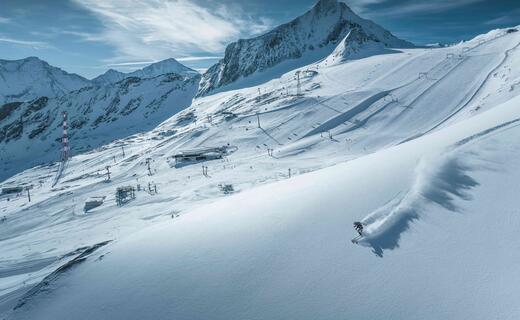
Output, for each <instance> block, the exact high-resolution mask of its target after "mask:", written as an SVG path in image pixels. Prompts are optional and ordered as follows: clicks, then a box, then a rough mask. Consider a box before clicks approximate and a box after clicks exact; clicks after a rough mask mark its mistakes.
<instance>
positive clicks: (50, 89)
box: [0, 57, 90, 106]
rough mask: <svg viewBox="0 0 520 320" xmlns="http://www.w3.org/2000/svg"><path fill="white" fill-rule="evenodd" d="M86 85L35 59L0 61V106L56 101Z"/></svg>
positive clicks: (73, 76)
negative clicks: (29, 101) (39, 100)
mask: <svg viewBox="0 0 520 320" xmlns="http://www.w3.org/2000/svg"><path fill="white" fill-rule="evenodd" d="M88 85H90V82H89V81H88V80H87V79H85V78H83V77H81V76H78V75H77V74H70V73H67V72H65V71H63V70H61V69H59V68H56V67H53V66H51V65H49V64H48V63H47V62H45V61H42V60H40V59H38V58H36V57H29V58H25V59H21V60H0V106H1V105H4V104H6V103H10V102H23V101H27V100H33V99H36V98H39V97H42V96H46V97H50V98H53V97H58V96H60V95H63V94H65V93H67V92H70V91H74V90H77V89H80V88H83V87H86V86H88Z"/></svg>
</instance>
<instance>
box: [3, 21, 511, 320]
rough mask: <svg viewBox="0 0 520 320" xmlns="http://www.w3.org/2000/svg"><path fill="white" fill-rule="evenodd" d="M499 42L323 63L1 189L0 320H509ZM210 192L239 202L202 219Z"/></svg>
mask: <svg viewBox="0 0 520 320" xmlns="http://www.w3.org/2000/svg"><path fill="white" fill-rule="evenodd" d="M519 43H520V35H519V33H507V30H494V31H491V32H489V33H488V34H485V35H482V36H479V37H477V38H475V39H472V40H470V41H467V42H464V43H461V44H459V45H456V46H452V47H446V48H434V49H402V50H399V51H398V52H394V53H392V54H381V55H376V56H370V57H366V58H362V59H359V60H347V61H342V62H338V63H330V62H329V61H330V60H329V61H327V59H325V60H322V61H320V62H317V63H314V64H311V65H308V66H305V67H302V68H301V69H299V70H297V71H300V76H301V91H302V92H301V95H297V94H296V93H297V82H296V79H295V71H296V70H294V71H291V72H288V73H285V74H283V75H282V76H280V77H278V78H273V79H272V80H270V81H267V82H265V83H262V84H261V85H259V86H257V87H250V88H244V89H240V90H235V91H228V92H221V93H218V94H214V95H211V96H207V97H202V98H198V99H195V100H194V101H193V103H192V105H191V106H190V107H189V108H187V109H186V110H184V111H182V112H180V113H179V114H177V115H175V116H173V117H171V118H170V119H168V120H166V121H165V122H163V123H162V124H161V125H159V126H158V127H156V128H154V129H153V130H151V131H148V132H143V133H139V134H135V135H132V136H130V137H126V138H124V139H121V140H119V141H115V142H113V143H110V144H106V145H104V146H103V147H100V148H98V149H95V150H92V151H90V152H86V153H82V154H79V155H76V156H74V157H73V158H72V159H71V160H70V161H69V162H68V164H67V167H66V168H65V170H64V172H63V175H62V176H61V179H60V180H59V182H58V184H57V185H56V186H55V187H52V182H53V180H54V178H55V175H56V171H57V170H58V165H57V164H49V165H45V166H39V167H35V168H32V169H29V170H26V171H24V172H21V173H19V174H17V175H15V176H13V177H11V178H9V179H7V180H6V181H4V183H3V184H2V186H3V187H4V186H15V185H29V184H34V185H35V186H34V189H33V190H32V191H31V195H32V201H31V203H28V202H27V200H26V198H25V197H23V196H22V195H21V196H19V197H16V196H15V197H11V198H10V200H9V201H7V200H6V199H5V197H2V198H0V218H1V217H2V216H5V220H4V221H3V222H0V228H2V232H1V233H0V246H1V248H2V250H1V251H2V256H1V257H0V314H2V315H3V316H4V317H5V318H7V319H11V318H12V319H24V318H28V319H29V318H35V317H36V318H38V319H46V318H48V319H60V318H64V319H67V318H75V319H88V318H99V319H104V318H105V319H110V318H115V317H121V318H129V319H139V318H157V319H161V318H179V319H184V318H186V319H193V318H212V319H214V318H222V319H224V318H225V319H229V318H249V319H255V318H258V319H265V318H284V319H287V318H304V319H306V318H309V319H311V318H312V319H317V318H319V319H322V318H325V319H327V318H330V319H337V318H338V317H340V318H341V317H345V318H350V317H354V318H366V319H374V318H376V319H377V318H390V319H417V318H431V319H438V318H450V319H451V318H453V319H456V318H463V319H469V318H471V319H489V318H499V319H514V318H517V317H518V315H520V312H519V310H518V307H517V304H516V302H515V301H516V300H517V299H515V298H516V296H515V294H514V293H515V292H514V290H515V288H516V287H518V283H517V282H516V278H515V272H516V271H515V270H516V269H517V267H518V265H519V257H518V255H517V253H516V252H518V250H517V249H518V248H517V246H516V243H518V241H517V240H516V239H517V236H516V234H515V228H514V226H516V225H518V224H519V221H518V219H517V215H515V214H514V212H515V210H516V209H515V207H516V206H515V201H514V199H515V198H513V197H515V195H516V193H517V185H516V183H515V181H517V179H518V177H517V172H519V171H518V170H517V168H516V166H517V163H518V161H517V160H516V159H517V158H518V156H519V154H518V151H519V150H518V148H517V147H516V143H515V142H516V141H517V140H518V134H520V133H519V131H518V129H517V127H516V125H517V124H518V120H517V119H518V118H520V114H519V111H518V108H516V106H517V104H518V102H520V101H519V100H518V95H519V92H520V91H518V90H519V89H518V87H517V86H516V84H517V82H518V81H519V79H520V70H519V69H518V68H515V67H514V66H515V65H517V64H518V60H519V59H520V50H519V49H518V47H519ZM340 50H341V48H340V49H338V51H340ZM258 121H259V122H260V127H259V126H258ZM42 143H45V142H42ZM72 143H74V140H73V141H72ZM228 143H229V144H231V145H235V146H237V147H238V151H237V152H235V153H233V154H231V155H230V156H228V157H227V158H226V159H223V160H221V161H211V162H206V163H198V164H194V165H191V166H184V167H176V166H175V165H174V163H173V160H172V158H171V157H172V156H173V155H175V154H176V153H177V152H179V151H180V150H184V149H192V148H197V147H214V146H222V145H226V144H228ZM121 145H124V146H125V152H126V153H125V155H123V154H122V150H121ZM268 149H269V150H271V149H274V150H273V153H272V156H268ZM147 158H150V159H151V175H150V174H149V172H148V170H147V165H146V161H147V160H146V159H147ZM107 165H110V166H111V168H110V170H111V181H110V182H108V183H107V182H104V179H105V175H104V172H105V167H106V166H107ZM201 165H207V166H208V171H209V174H208V176H203V175H202V174H201V173H202V171H201ZM331 166H332V167H331ZM323 168H325V169H323ZM288 169H291V171H290V175H291V179H288V177H289V170H288ZM318 169H323V170H318ZM311 171H315V172H311ZM309 172H311V173H309ZM276 181H279V182H276ZM148 183H150V184H152V185H153V184H156V185H157V187H158V194H154V193H153V192H148V191H139V192H137V197H136V199H135V200H134V201H132V202H130V203H128V204H126V205H125V206H123V207H118V206H116V204H115V201H114V192H115V188H116V187H119V186H125V185H133V186H136V185H137V184H140V185H141V187H145V188H146V189H147V186H148ZM219 184H233V186H234V189H235V190H236V192H237V193H239V194H237V195H234V196H231V197H229V198H228V199H224V200H222V201H218V202H215V200H216V199H218V198H223V197H228V195H226V194H224V193H223V192H221V190H220V189H219V187H218V185H219ZM261 185H264V186H261ZM257 186H258V187H257ZM498 186H500V191H501V192H500V193H497V192H496V189H497V188H498ZM253 187H257V188H253ZM248 189H252V190H249V191H248ZM101 195H106V196H107V199H106V200H105V203H104V204H103V205H102V206H101V207H99V208H96V209H94V210H93V211H92V212H90V213H88V214H84V213H83V212H82V210H81V208H82V206H83V203H84V201H85V200H86V199H87V198H89V197H92V196H101ZM513 206H515V207H513ZM490 212H492V214H491V215H490ZM497 217H498V218H497ZM356 220H362V221H364V222H365V223H367V232H368V235H369V237H367V238H366V239H364V240H363V241H361V245H360V246H354V245H352V244H351V243H350V239H351V238H353V237H354V231H353V230H352V222H353V221H356ZM148 227H149V228H148ZM490 230H500V232H501V238H499V239H497V236H496V233H497V231H493V232H490ZM137 231H140V232H137ZM136 232H137V233H136ZM107 240H115V241H114V242H113V243H112V244H108V245H106V246H104V247H101V248H98V247H96V244H99V243H103V242H104V241H107ZM93 248H97V250H95V251H94V249H93ZM80 255H82V256H81V257H82V258H79V261H78V260H74V259H76V258H78V256H80ZM74 261H75V262H74ZM81 261H83V262H82V265H81V264H80V263H81ZM69 263H73V265H72V266H71V267H70V268H66V269H63V268H62V269H60V268H59V267H60V266H63V265H66V266H69ZM468 292H471V294H468ZM16 306H19V307H18V308H16V310H13V308H15V307H16ZM475 306H479V308H475ZM36 315H37V316H36Z"/></svg>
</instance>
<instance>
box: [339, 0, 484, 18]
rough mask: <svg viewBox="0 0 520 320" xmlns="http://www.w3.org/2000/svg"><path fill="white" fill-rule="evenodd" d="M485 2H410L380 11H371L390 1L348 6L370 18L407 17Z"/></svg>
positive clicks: (368, 0)
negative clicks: (376, 6)
mask: <svg viewBox="0 0 520 320" xmlns="http://www.w3.org/2000/svg"><path fill="white" fill-rule="evenodd" d="M483 1H485V0H435V1H433V0H408V1H404V2H399V3H396V4H394V5H391V6H385V7H384V8H381V9H380V10H371V8H372V7H374V6H375V5H382V4H385V5H386V4H389V3H390V1H388V0H352V1H350V2H348V4H349V5H350V6H351V7H352V8H353V9H354V10H357V11H358V12H360V13H363V14H368V15H369V16H405V15H410V14H424V13H429V14H431V13H440V12H444V11H448V10H452V9H455V8H460V7H464V6H468V5H471V4H475V3H478V2H483Z"/></svg>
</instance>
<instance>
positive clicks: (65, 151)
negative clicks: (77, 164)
mask: <svg viewBox="0 0 520 320" xmlns="http://www.w3.org/2000/svg"><path fill="white" fill-rule="evenodd" d="M68 129H69V127H68V125H67V112H66V111H64V112H63V138H62V140H61V143H62V151H61V160H62V161H63V162H67V160H69V156H70V147H69V135H68Z"/></svg>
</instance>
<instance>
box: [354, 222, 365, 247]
mask: <svg viewBox="0 0 520 320" xmlns="http://www.w3.org/2000/svg"><path fill="white" fill-rule="evenodd" d="M354 229H356V231H357V233H359V236H357V237H355V238H354V239H352V243H354V244H357V243H358V241H359V240H360V239H361V238H362V237H363V224H362V223H361V222H359V221H356V222H354Z"/></svg>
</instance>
